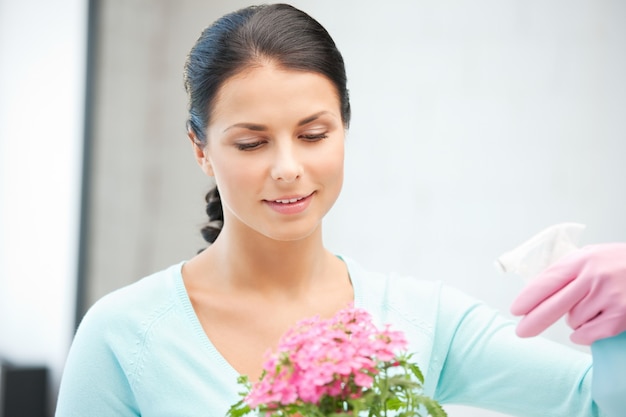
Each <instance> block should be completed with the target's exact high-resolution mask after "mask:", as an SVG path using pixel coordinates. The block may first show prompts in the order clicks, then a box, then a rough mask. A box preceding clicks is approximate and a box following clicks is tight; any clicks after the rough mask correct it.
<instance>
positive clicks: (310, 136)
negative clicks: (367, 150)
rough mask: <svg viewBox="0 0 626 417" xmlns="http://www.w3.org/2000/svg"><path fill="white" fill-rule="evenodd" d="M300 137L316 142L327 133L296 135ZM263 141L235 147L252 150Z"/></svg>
mask: <svg viewBox="0 0 626 417" xmlns="http://www.w3.org/2000/svg"><path fill="white" fill-rule="evenodd" d="M298 137H299V138H301V139H304V140H306V141H309V142H317V141H318V140H322V139H326V138H327V137H328V135H327V134H326V133H319V134H315V135H300V136H298ZM264 143H265V141H259V142H253V143H238V144H237V145H236V146H237V149H238V150H240V151H252V150H255V149H256V148H258V147H259V146H261V145H263V144H264Z"/></svg>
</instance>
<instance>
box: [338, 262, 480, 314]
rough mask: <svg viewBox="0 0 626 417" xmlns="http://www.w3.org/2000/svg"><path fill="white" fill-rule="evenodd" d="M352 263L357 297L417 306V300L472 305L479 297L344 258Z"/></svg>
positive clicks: (348, 264)
mask: <svg viewBox="0 0 626 417" xmlns="http://www.w3.org/2000/svg"><path fill="white" fill-rule="evenodd" d="M342 259H343V260H344V261H345V262H346V265H347V266H348V271H349V273H350V279H351V280H352V283H353V286H354V287H355V293H356V297H357V298H358V297H362V298H363V299H365V300H368V301H373V300H374V299H375V300H379V301H380V302H385V303H391V304H394V305H405V304H409V305H415V304H416V302H417V301H421V302H422V303H426V304H433V303H434V304H437V305H440V304H441V303H443V304H444V305H448V304H449V305H450V306H457V307H463V308H471V306H472V305H475V304H476V303H480V301H479V300H477V299H475V298H473V297H471V296H469V295H467V294H465V293H463V292H462V291H459V290H458V289H456V288H454V287H451V286H450V285H447V284H445V283H444V282H443V281H441V280H434V279H422V278H418V277H415V276H412V275H408V274H400V273H396V272H384V273H383V272H377V271H372V270H370V269H367V268H365V267H363V266H362V265H361V264H360V263H358V262H357V261H355V260H354V259H352V258H349V257H342Z"/></svg>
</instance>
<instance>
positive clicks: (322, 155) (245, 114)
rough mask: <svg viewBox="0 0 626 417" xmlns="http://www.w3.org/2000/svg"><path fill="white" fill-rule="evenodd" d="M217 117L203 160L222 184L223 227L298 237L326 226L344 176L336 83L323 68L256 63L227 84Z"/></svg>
mask: <svg viewBox="0 0 626 417" xmlns="http://www.w3.org/2000/svg"><path fill="white" fill-rule="evenodd" d="M210 119H211V123H210V125H209V126H208V131H207V146H206V148H205V149H204V150H203V151H202V155H201V156H200V157H199V161H200V163H201V165H202V167H203V169H204V171H205V172H206V173H207V174H208V175H211V176H214V177H215V181H216V184H217V186H218V189H219V191H220V195H221V199H222V205H223V209H224V229H223V231H222V233H224V232H226V231H227V230H228V229H229V228H233V230H234V228H239V230H243V231H245V232H246V233H247V232H250V231H254V232H257V233H261V234H263V235H265V236H267V237H270V238H272V239H276V240H283V241H290V240H297V239H302V238H304V237H307V236H309V235H310V234H311V233H313V232H314V231H316V230H318V229H319V226H320V224H321V220H322V218H323V217H324V215H325V214H326V213H327V212H328V211H329V210H330V208H331V207H332V205H333V204H334V202H335V201H336V200H337V197H338V196H339V192H340V190H341V186H342V183H343V161H344V137H345V131H344V125H343V122H342V119H341V112H340V104H339V98H338V96H337V91H336V89H335V87H334V85H333V84H332V83H331V82H330V81H329V80H328V79H327V78H325V77H324V76H322V75H319V74H317V73H312V72H303V71H293V70H285V69H280V68H277V67H275V66H273V65H271V64H267V65H263V66H260V67H256V68H252V69H250V70H247V71H245V72H243V73H240V74H237V75H235V76H233V77H232V78H230V79H229V80H227V81H226V83H224V85H223V86H222V87H221V88H220V90H219V93H218V95H217V99H216V101H215V105H214V108H213V112H212V114H211V118H210Z"/></svg>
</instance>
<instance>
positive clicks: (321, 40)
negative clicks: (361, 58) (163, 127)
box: [185, 4, 350, 243]
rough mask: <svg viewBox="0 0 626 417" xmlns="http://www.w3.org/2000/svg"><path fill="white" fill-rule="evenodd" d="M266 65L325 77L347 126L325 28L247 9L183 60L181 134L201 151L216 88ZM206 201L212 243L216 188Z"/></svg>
mask: <svg viewBox="0 0 626 417" xmlns="http://www.w3.org/2000/svg"><path fill="white" fill-rule="evenodd" d="M268 61H269V62H272V63H274V64H276V65H279V66H280V67H282V68H286V69H293V70H298V71H307V72H315V73H319V74H322V75H324V76H325V77H326V78H328V79H329V80H330V81H331V82H332V83H333V85H334V86H335V88H336V89H337V94H338V96H339V102H340V106H341V116H342V119H343V123H344V126H345V127H346V128H347V127H348V125H349V123H350V100H349V96H348V89H347V79H346V71H345V66H344V62H343V58H342V56H341V53H340V52H339V50H338V49H337V47H336V45H335V42H334V41H333V39H332V38H331V37H330V35H329V34H328V32H327V31H326V29H324V27H322V25H320V24H319V23H318V22H317V21H316V20H315V19H313V18H312V17H311V16H309V15H308V14H306V13H304V12H303V11H301V10H298V9H296V8H294V7H292V6H290V5H287V4H272V5H262V6H251V7H247V8H245V9H241V10H238V11H236V12H233V13H230V14H227V15H225V16H223V17H221V18H220V19H218V20H217V21H215V22H214V23H213V24H212V25H211V26H209V27H208V28H206V29H205V30H204V31H203V32H202V34H201V35H200V38H199V39H198V41H197V42H196V44H195V45H194V46H193V48H192V49H191V52H190V53H189V56H188V57H187V62H186V63H185V89H186V90H187V94H188V96H189V119H188V120H187V129H189V130H190V131H193V133H194V134H195V135H196V138H197V140H198V141H199V143H198V145H199V146H206V142H207V137H206V131H207V126H208V124H209V122H210V118H211V113H212V110H213V106H214V104H215V98H216V96H217V93H218V91H219V88H220V87H221V86H222V85H223V84H224V82H225V81H226V80H228V79H229V78H230V77H232V76H234V75H236V74H238V73H240V72H241V71H244V70H246V69H248V68H251V67H254V66H257V65H261V64H262V63H263V62H268ZM206 201H207V208H206V212H207V214H208V216H209V224H207V225H206V226H205V227H204V228H203V229H202V235H203V237H204V239H205V240H206V241H207V242H209V243H213V242H214V241H215V239H216V238H217V236H218V235H219V232H220V230H221V228H222V225H223V221H224V218H223V212H222V206H221V202H220V197H219V191H218V190H217V188H214V189H212V190H211V191H209V192H208V193H207V195H206Z"/></svg>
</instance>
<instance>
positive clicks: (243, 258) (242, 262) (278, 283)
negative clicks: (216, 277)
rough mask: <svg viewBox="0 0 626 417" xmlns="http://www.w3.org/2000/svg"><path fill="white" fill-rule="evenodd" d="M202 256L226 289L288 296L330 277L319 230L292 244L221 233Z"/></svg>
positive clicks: (327, 254) (328, 260) (262, 237)
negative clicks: (233, 287) (205, 257)
mask: <svg viewBox="0 0 626 417" xmlns="http://www.w3.org/2000/svg"><path fill="white" fill-rule="evenodd" d="M206 252H207V256H210V258H211V264H212V265H213V266H215V267H216V269H217V270H218V271H219V272H220V276H221V277H223V279H224V280H226V282H225V284H226V285H229V286H236V287H239V288H248V289H250V290H254V291H261V292H266V293H277V292H281V293H287V294H289V295H291V296H293V295H295V294H297V293H300V292H306V291H308V290H309V289H310V288H311V286H312V285H315V284H319V283H320V281H319V280H320V279H323V277H327V276H330V274H329V272H330V267H331V261H332V260H333V258H334V256H333V255H332V254H330V253H329V252H328V251H327V250H326V249H324V246H323V243H322V233H321V226H319V227H318V228H317V229H316V230H315V231H314V232H313V233H312V234H311V235H309V236H307V237H305V238H302V239H299V240H296V241H277V240H274V239H271V238H268V237H267V236H264V235H261V234H253V235H252V236H250V234H248V235H247V236H246V237H245V238H242V237H241V236H237V235H236V234H235V233H232V232H231V231H229V230H228V229H225V230H222V232H221V233H220V236H219V237H218V239H217V240H216V241H215V243H214V244H213V245H211V247H209V249H207V251H206Z"/></svg>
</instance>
